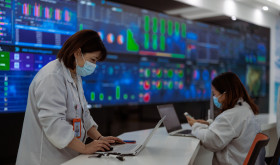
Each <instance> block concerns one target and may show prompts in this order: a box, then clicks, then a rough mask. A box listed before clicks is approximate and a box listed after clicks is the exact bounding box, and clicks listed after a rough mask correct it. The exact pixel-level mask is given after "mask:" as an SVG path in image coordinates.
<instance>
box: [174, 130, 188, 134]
mask: <svg viewBox="0 0 280 165" xmlns="http://www.w3.org/2000/svg"><path fill="white" fill-rule="evenodd" d="M191 132H192V130H190V129H187V130H183V131H180V132H177V133H180V134H190V133H191Z"/></svg>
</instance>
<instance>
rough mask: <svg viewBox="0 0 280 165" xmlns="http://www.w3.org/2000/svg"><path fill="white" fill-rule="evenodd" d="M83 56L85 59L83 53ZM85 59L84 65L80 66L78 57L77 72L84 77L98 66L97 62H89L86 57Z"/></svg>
mask: <svg viewBox="0 0 280 165" xmlns="http://www.w3.org/2000/svg"><path fill="white" fill-rule="evenodd" d="M82 57H83V59H84V55H83V54H82ZM84 61H85V64H84V66H83V67H80V66H79V65H78V63H77V59H76V72H77V74H78V75H80V76H83V77H84V76H88V75H91V74H92V73H93V72H94V70H95V68H96V64H94V63H91V62H88V61H86V60H85V59H84Z"/></svg>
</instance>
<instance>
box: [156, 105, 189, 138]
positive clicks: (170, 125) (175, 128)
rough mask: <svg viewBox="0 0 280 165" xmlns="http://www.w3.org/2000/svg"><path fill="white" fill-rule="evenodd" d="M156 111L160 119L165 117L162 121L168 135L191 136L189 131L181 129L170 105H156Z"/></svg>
mask: <svg viewBox="0 0 280 165" xmlns="http://www.w3.org/2000/svg"><path fill="white" fill-rule="evenodd" d="M157 109H158V112H159V114H160V116H161V117H162V116H166V119H165V120H164V121H163V125H164V126H165V128H166V130H167V132H168V134H169V135H172V136H193V135H192V134H191V132H192V130H191V129H182V126H181V124H180V121H179V118H178V116H177V114H176V112H175V109H174V106H173V105H172V104H165V105H158V106H157Z"/></svg>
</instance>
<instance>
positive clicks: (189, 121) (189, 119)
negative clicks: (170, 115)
mask: <svg viewBox="0 0 280 165" xmlns="http://www.w3.org/2000/svg"><path fill="white" fill-rule="evenodd" d="M186 118H187V120H188V123H189V125H190V126H192V125H193V124H194V123H195V122H197V121H196V120H195V119H194V118H192V117H189V116H186Z"/></svg>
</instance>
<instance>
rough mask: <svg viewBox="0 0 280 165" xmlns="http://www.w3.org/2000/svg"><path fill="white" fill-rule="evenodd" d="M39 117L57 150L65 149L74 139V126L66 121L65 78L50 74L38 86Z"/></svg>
mask: <svg viewBox="0 0 280 165" xmlns="http://www.w3.org/2000/svg"><path fill="white" fill-rule="evenodd" d="M35 97H36V102H37V107H38V109H39V113H38V117H39V121H40V123H41V125H42V128H43V131H44V133H45V134H46V136H47V138H48V140H49V141H50V142H51V143H52V144H53V145H54V146H56V147H57V148H59V149H62V148H65V147H66V146H67V145H68V144H69V143H70V142H71V141H72V139H73V138H74V131H73V126H72V125H71V124H70V123H68V122H67V121H66V111H67V108H66V98H67V89H66V85H65V82H64V78H63V76H62V75H59V74H49V75H46V76H45V77H44V78H42V79H41V80H40V81H39V82H38V84H37V85H36V90H35Z"/></svg>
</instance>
